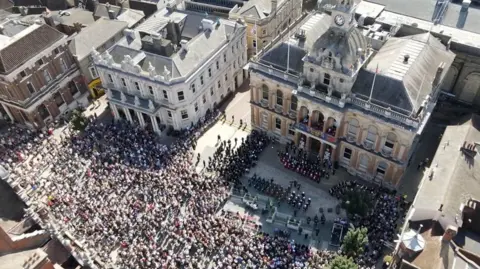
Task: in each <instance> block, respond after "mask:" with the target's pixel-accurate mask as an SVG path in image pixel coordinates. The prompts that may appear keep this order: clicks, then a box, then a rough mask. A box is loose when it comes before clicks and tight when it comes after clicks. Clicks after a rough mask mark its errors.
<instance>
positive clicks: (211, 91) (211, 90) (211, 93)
mask: <svg viewBox="0 0 480 269" xmlns="http://www.w3.org/2000/svg"><path fill="white" fill-rule="evenodd" d="M210 95H213V87H210Z"/></svg>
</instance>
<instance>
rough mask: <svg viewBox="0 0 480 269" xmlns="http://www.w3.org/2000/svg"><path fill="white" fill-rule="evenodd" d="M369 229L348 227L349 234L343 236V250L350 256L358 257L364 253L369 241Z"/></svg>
mask: <svg viewBox="0 0 480 269" xmlns="http://www.w3.org/2000/svg"><path fill="white" fill-rule="evenodd" d="M367 233H368V229H367V228H365V227H362V228H353V226H352V227H351V228H350V229H348V232H347V234H346V235H345V237H344V238H343V243H342V250H343V253H345V254H346V255H347V256H348V257H353V258H356V257H358V255H361V254H363V251H364V247H365V245H366V244H367V243H368V235H367Z"/></svg>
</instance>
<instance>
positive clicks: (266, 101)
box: [260, 99, 268, 107]
mask: <svg viewBox="0 0 480 269" xmlns="http://www.w3.org/2000/svg"><path fill="white" fill-rule="evenodd" d="M260 105H261V106H262V107H268V100H267V99H262V100H260Z"/></svg>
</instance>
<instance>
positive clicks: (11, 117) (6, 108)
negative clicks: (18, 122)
mask: <svg viewBox="0 0 480 269" xmlns="http://www.w3.org/2000/svg"><path fill="white" fill-rule="evenodd" d="M2 107H3V110H5V112H7V115H8V117H9V118H10V120H11V121H12V122H14V121H15V120H14V118H13V115H12V113H11V112H10V110H9V109H8V107H7V106H6V105H4V104H2Z"/></svg>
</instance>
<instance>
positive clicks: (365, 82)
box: [352, 33, 455, 115]
mask: <svg viewBox="0 0 480 269" xmlns="http://www.w3.org/2000/svg"><path fill="white" fill-rule="evenodd" d="M405 55H409V57H410V58H409V60H408V63H405V62H404V56H405ZM454 58H455V54H454V53H452V52H450V51H447V50H446V49H445V46H443V45H442V44H441V43H440V41H439V40H437V39H436V38H434V37H433V36H432V35H431V34H430V33H425V34H419V35H413V36H406V37H401V38H390V39H389V40H388V41H387V42H386V43H385V45H383V47H382V48H381V49H380V51H379V52H378V53H377V54H376V55H375V56H374V57H373V59H372V60H371V61H370V62H369V64H368V65H367V66H366V70H363V71H361V72H360V73H359V75H358V77H357V80H356V82H355V84H354V87H353V89H352V92H353V93H355V94H357V95H359V96H360V97H362V96H363V97H368V96H369V95H370V90H371V88H372V84H373V78H374V74H375V72H376V70H377V67H378V74H379V75H377V78H376V80H375V85H374V87H373V92H372V98H373V100H374V101H375V102H380V103H382V104H383V105H384V106H385V105H386V106H387V107H388V106H390V107H391V108H392V109H393V110H396V111H397V112H401V113H402V111H403V113H404V114H407V115H408V114H409V113H410V112H411V111H412V110H413V109H415V110H417V109H418V107H419V106H420V104H421V103H422V102H423V100H424V99H425V97H426V96H427V95H428V94H430V92H431V91H432V82H433V80H434V78H435V75H436V72H437V68H438V66H439V65H440V64H441V63H442V62H444V63H445V68H444V71H443V73H442V78H443V77H444V76H445V75H446V74H447V72H448V70H449V68H450V66H451V64H452V62H453V59H454ZM392 89H393V90H392Z"/></svg>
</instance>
